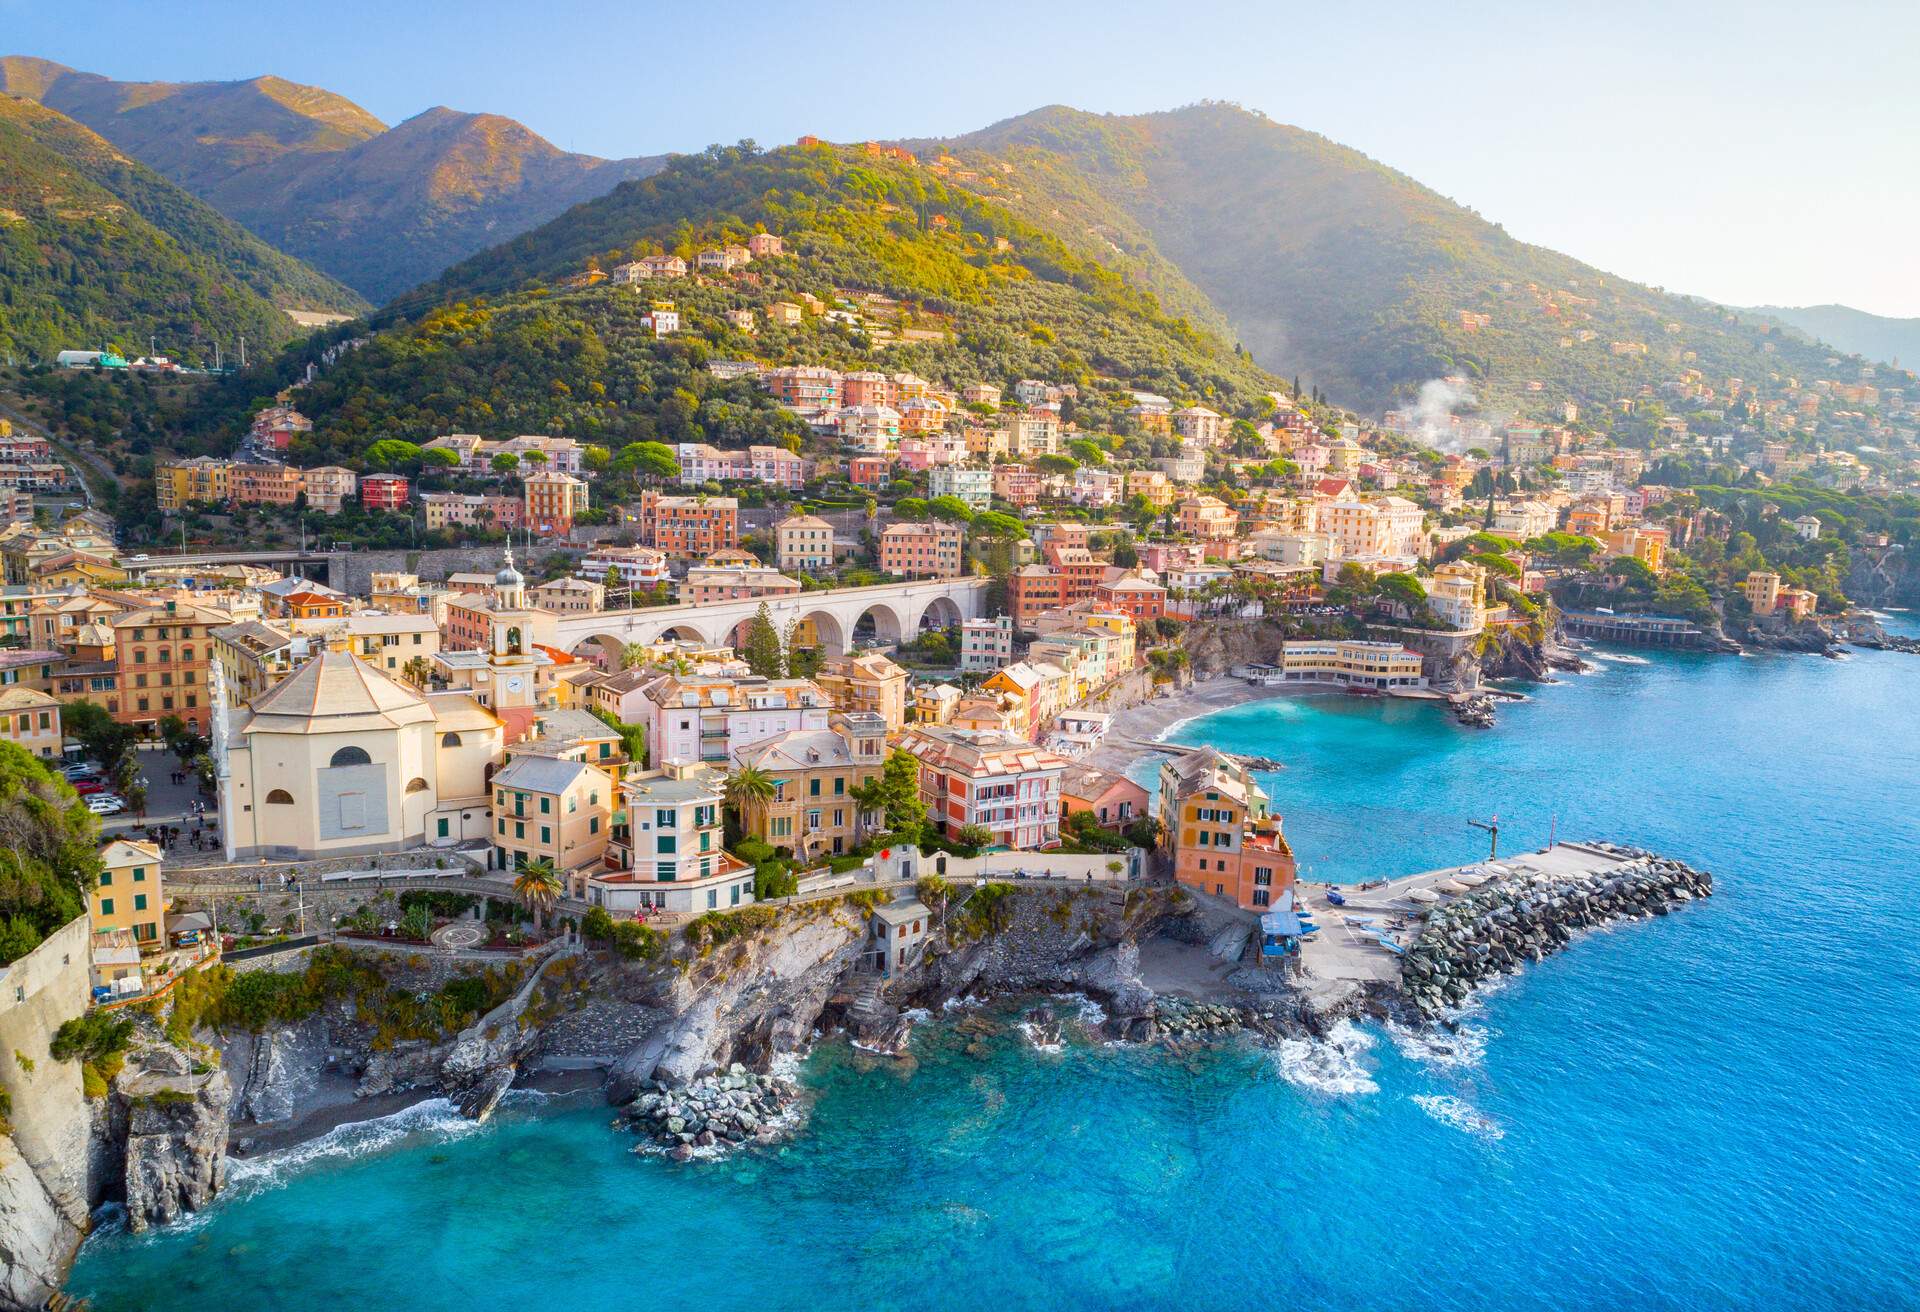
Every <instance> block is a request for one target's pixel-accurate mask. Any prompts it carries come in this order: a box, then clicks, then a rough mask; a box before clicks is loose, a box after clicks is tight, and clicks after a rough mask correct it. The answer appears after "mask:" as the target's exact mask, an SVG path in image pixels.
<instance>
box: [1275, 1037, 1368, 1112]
mask: <svg viewBox="0 0 1920 1312" xmlns="http://www.w3.org/2000/svg"><path fill="white" fill-rule="evenodd" d="M1372 1048H1373V1036H1372V1035H1370V1034H1368V1033H1367V1032H1366V1031H1364V1030H1362V1029H1361V1028H1360V1027H1359V1026H1358V1025H1355V1024H1354V1023H1353V1022H1352V1021H1350V1020H1343V1021H1340V1022H1338V1023H1337V1024H1335V1025H1334V1027H1333V1028H1332V1029H1330V1030H1328V1031H1327V1033H1326V1036H1325V1037H1324V1038H1319V1039H1282V1040H1280V1042H1279V1044H1278V1045H1277V1046H1276V1047H1275V1049H1274V1057H1275V1061H1276V1063H1277V1064H1278V1065H1279V1068H1280V1074H1281V1077H1282V1078H1284V1079H1285V1080H1286V1081H1287V1082H1288V1083H1289V1084H1295V1085H1298V1086H1299V1087H1301V1088H1303V1089H1311V1090H1313V1091H1314V1092H1315V1093H1328V1094H1336V1095H1340V1096H1343V1097H1346V1096H1352V1095H1354V1094H1361V1093H1376V1092H1378V1091H1379V1088H1380V1086H1379V1085H1378V1084H1375V1083H1374V1081H1373V1073H1372V1072H1371V1071H1369V1070H1368V1069H1367V1067H1366V1066H1365V1064H1363V1062H1362V1060H1361V1059H1362V1058H1363V1057H1364V1056H1365V1055H1366V1054H1367V1053H1368V1052H1369V1051H1371V1050H1372Z"/></svg>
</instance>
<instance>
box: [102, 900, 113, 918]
mask: <svg viewBox="0 0 1920 1312" xmlns="http://www.w3.org/2000/svg"><path fill="white" fill-rule="evenodd" d="M100 914H101V915H103V916H110V915H112V914H113V899H112V898H110V897H103V898H101V899H100Z"/></svg>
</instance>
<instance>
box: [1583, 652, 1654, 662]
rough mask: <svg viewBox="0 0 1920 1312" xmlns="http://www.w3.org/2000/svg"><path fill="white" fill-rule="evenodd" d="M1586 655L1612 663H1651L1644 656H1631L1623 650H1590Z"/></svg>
mask: <svg viewBox="0 0 1920 1312" xmlns="http://www.w3.org/2000/svg"><path fill="white" fill-rule="evenodd" d="M1587 655H1589V656H1591V657H1593V659H1595V660H1597V661H1607V662H1609V663H1610V664H1613V665H1651V664H1653V662H1652V661H1650V660H1648V659H1647V658H1646V657H1645V656H1631V655H1628V654H1627V653H1626V652H1623V651H1590V652H1588V653H1587Z"/></svg>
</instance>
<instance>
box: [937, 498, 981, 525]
mask: <svg viewBox="0 0 1920 1312" xmlns="http://www.w3.org/2000/svg"><path fill="white" fill-rule="evenodd" d="M927 513H928V514H929V515H931V516H933V517H934V518H935V519H944V520H946V521H947V522H948V523H949V524H966V523H970V522H971V521H972V519H973V507H971V506H969V505H968V504H967V503H966V502H964V501H962V500H961V499H960V498H959V497H935V498H934V499H933V500H931V501H929V502H927Z"/></svg>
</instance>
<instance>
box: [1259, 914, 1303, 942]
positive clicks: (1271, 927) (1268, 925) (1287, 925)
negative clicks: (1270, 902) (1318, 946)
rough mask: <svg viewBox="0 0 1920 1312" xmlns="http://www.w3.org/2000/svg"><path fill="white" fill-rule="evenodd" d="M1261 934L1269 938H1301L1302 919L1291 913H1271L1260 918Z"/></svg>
mask: <svg viewBox="0 0 1920 1312" xmlns="http://www.w3.org/2000/svg"><path fill="white" fill-rule="evenodd" d="M1260 932H1261V933H1262V934H1265V935H1267V936H1269V937H1279V938H1298V937H1300V917H1299V916H1297V915H1295V914H1294V913H1293V912H1291V911H1269V912H1267V913H1266V914H1265V915H1264V916H1261V917H1260Z"/></svg>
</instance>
